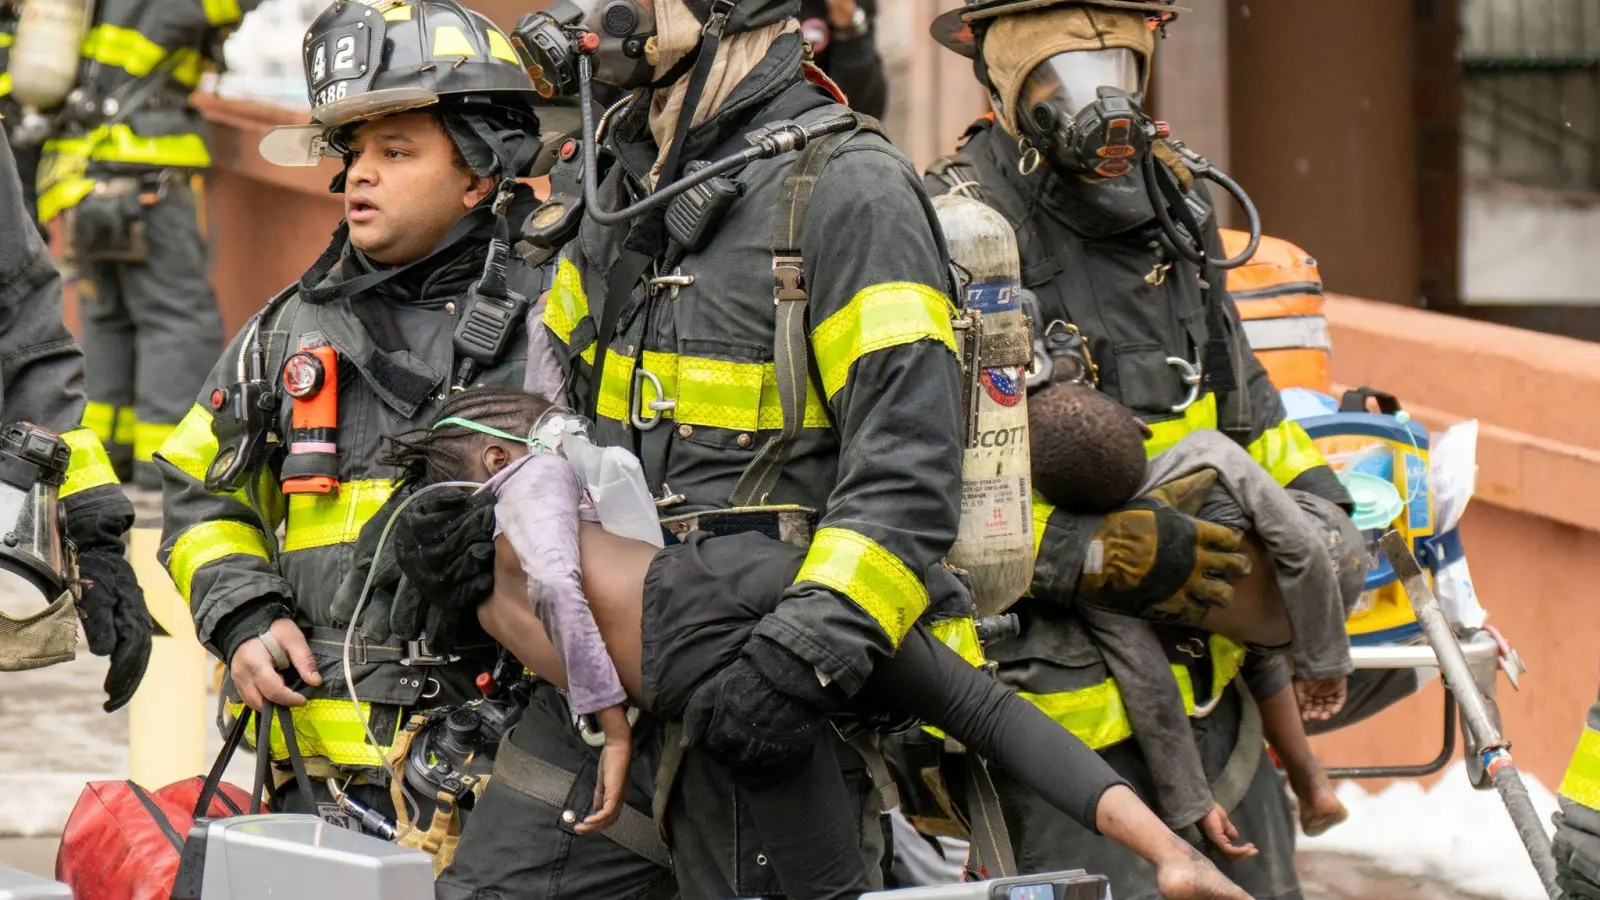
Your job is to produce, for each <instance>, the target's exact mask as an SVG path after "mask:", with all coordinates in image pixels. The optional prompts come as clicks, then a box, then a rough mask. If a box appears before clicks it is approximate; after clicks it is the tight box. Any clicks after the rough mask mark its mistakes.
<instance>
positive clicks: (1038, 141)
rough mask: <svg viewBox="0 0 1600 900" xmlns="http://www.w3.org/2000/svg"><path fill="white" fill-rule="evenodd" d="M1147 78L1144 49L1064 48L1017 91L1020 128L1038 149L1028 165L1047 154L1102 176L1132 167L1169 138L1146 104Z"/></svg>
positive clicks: (1030, 150)
mask: <svg viewBox="0 0 1600 900" xmlns="http://www.w3.org/2000/svg"><path fill="white" fill-rule="evenodd" d="M1142 78H1143V73H1142V72H1141V71H1140V64H1139V57H1138V55H1137V54H1135V53H1134V52H1133V51H1132V50H1130V49H1127V48H1124V47H1114V48H1110V49H1106V50H1074V51H1072V52H1070V53H1058V54H1056V55H1055V56H1052V57H1050V58H1049V59H1047V60H1045V61H1044V62H1043V63H1040V64H1039V65H1038V66H1036V67H1034V69H1033V71H1032V72H1030V73H1029V74H1028V76H1027V77H1026V78H1025V79H1023V82H1022V86H1021V89H1020V91H1019V92H1018V95H1017V130H1018V131H1019V132H1020V136H1021V137H1022V138H1023V139H1024V140H1026V141H1027V145H1028V146H1027V149H1026V150H1025V151H1024V152H1025V153H1026V154H1028V155H1034V158H1033V159H1032V160H1031V161H1029V160H1025V161H1024V165H1026V166H1029V168H1030V171H1031V168H1032V167H1033V166H1037V164H1038V162H1039V161H1040V159H1043V160H1045V161H1048V162H1049V163H1050V164H1051V165H1052V166H1055V167H1056V168H1057V169H1059V170H1061V171H1063V172H1070V173H1075V174H1080V175H1095V176H1099V177H1101V178H1117V177H1120V176H1123V175H1126V174H1128V173H1129V172H1132V171H1133V170H1134V169H1135V168H1137V167H1138V166H1139V163H1140V162H1141V160H1142V159H1143V158H1144V156H1145V155H1146V154H1148V153H1149V152H1150V144H1151V143H1152V141H1154V140H1155V139H1157V138H1158V137H1160V136H1161V135H1160V133H1159V129H1158V128H1157V126H1156V124H1155V123H1154V122H1152V121H1151V120H1150V117H1149V116H1147V115H1145V113H1144V110H1143V109H1141V108H1140V106H1139V103H1140V100H1141V97H1142V92H1141V91H1140V85H1141V84H1142ZM1035 154H1036V155H1035Z"/></svg>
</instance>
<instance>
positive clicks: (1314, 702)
mask: <svg viewBox="0 0 1600 900" xmlns="http://www.w3.org/2000/svg"><path fill="white" fill-rule="evenodd" d="M1294 698H1295V701H1296V702H1297V703H1298V704H1299V705H1300V719H1301V721H1305V722H1326V721H1328V720H1329V719H1331V718H1333V717H1334V716H1335V715H1337V714H1338V712H1339V710H1341V709H1344V701H1345V698H1346V687H1345V679H1343V678H1325V679H1323V680H1321V681H1296V682H1295V683H1294Z"/></svg>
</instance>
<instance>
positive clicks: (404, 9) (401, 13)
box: [383, 6, 411, 22]
mask: <svg viewBox="0 0 1600 900" xmlns="http://www.w3.org/2000/svg"><path fill="white" fill-rule="evenodd" d="M383 20H384V21H385V22H409V21H411V7H409V6H396V7H395V8H394V9H389V10H385V11H384V13H383Z"/></svg>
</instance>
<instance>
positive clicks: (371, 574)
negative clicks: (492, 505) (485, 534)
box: [339, 481, 483, 777]
mask: <svg viewBox="0 0 1600 900" xmlns="http://www.w3.org/2000/svg"><path fill="white" fill-rule="evenodd" d="M482 486H483V485H482V484H481V483H479V482H476V481H441V482H439V483H438V484H430V485H428V486H427V487H425V488H422V489H421V490H419V491H417V492H416V493H414V494H412V495H411V496H409V497H407V498H405V499H404V500H402V501H400V505H399V507H397V508H396V509H395V511H394V515H392V516H390V517H389V521H387V522H385V523H383V533H382V534H380V535H379V536H378V546H377V548H376V549H374V550H373V551H372V565H371V566H370V567H368V569H367V580H366V581H365V582H363V583H362V585H361V596H360V598H359V599H357V600H356V608H355V611H354V612H352V613H351V614H350V624H349V625H348V626H346V628H345V630H344V647H343V648H342V649H341V651H340V654H339V664H340V666H341V667H342V669H343V671H344V686H345V690H347V691H349V693H350V705H351V706H353V707H355V711H356V721H358V722H360V723H361V730H362V731H364V732H366V735H367V740H368V741H370V742H372V746H373V747H382V746H383V744H382V743H380V742H379V741H378V739H377V737H376V736H374V735H373V733H372V725H371V723H370V722H368V721H367V717H366V716H365V715H363V714H362V712H361V698H360V697H357V696H356V680H355V676H354V674H353V673H352V670H351V667H350V649H351V645H352V644H353V643H354V642H355V634H356V623H358V622H360V621H361V612H362V610H364V609H366V606H367V600H368V599H370V598H371V597H372V580H373V578H375V577H377V574H378V560H379V559H381V558H382V557H383V548H384V547H385V546H386V545H387V544H388V543H389V532H390V531H391V530H393V528H394V523H395V522H396V521H398V520H399V519H400V516H401V514H402V513H404V512H405V511H406V507H408V506H410V505H411V504H412V503H413V502H415V501H416V499H417V498H418V497H421V496H422V495H423V494H426V493H428V492H429V491H431V490H434V489H436V488H446V487H454V488H479V487H482ZM390 774H391V775H394V776H395V777H400V776H399V775H398V774H397V773H390Z"/></svg>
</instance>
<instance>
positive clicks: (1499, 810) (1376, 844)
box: [1297, 762, 1557, 900]
mask: <svg viewBox="0 0 1600 900" xmlns="http://www.w3.org/2000/svg"><path fill="white" fill-rule="evenodd" d="M1522 778H1523V781H1524V782H1526V783H1527V786H1528V793H1529V795H1530V796H1531V797H1532V799H1533V806H1534V808H1535V809H1536V810H1538V812H1539V817H1540V819H1542V820H1543V821H1544V822H1545V823H1546V829H1547V830H1548V829H1549V828H1550V825H1549V822H1550V816H1551V814H1553V813H1554V812H1555V811H1556V808H1557V806H1556V798H1555V794H1553V793H1551V792H1550V790H1549V789H1548V788H1546V787H1545V786H1544V785H1542V784H1540V783H1539V780H1538V779H1536V778H1534V777H1533V776H1532V775H1529V774H1526V773H1524V774H1523V776H1522ZM1339 799H1341V800H1343V801H1344V803H1345V806H1347V807H1349V809H1350V819H1349V821H1347V822H1345V823H1344V824H1342V825H1340V826H1338V827H1337V828H1334V829H1333V830H1331V831H1329V832H1328V833H1326V834H1324V835H1322V836H1321V837H1315V838H1307V837H1304V836H1302V837H1301V838H1300V841H1299V844H1298V845H1297V849H1299V850H1301V851H1309V852H1315V853H1338V854H1347V855H1350V856H1358V857H1364V858H1367V859H1370V860H1372V861H1373V862H1375V863H1377V864H1378V865H1379V866H1381V867H1382V868H1384V869H1386V870H1389V871H1391V872H1396V873H1399V874H1404V875H1418V876H1425V877H1428V878H1430V879H1437V880H1439V881H1444V882H1448V883H1450V884H1452V885H1454V886H1455V887H1457V888H1459V889H1461V890H1463V891H1470V892H1471V893H1473V894H1475V895H1478V896H1482V897H1501V898H1505V900H1524V898H1526V900H1542V898H1544V897H1545V896H1546V895H1545V893H1544V891H1543V890H1542V889H1541V888H1540V886H1539V878H1538V876H1537V875H1535V874H1534V871H1533V865H1532V863H1530V862H1529V861H1528V856H1527V854H1526V853H1525V852H1524V851H1523V848H1522V843H1521V841H1520V840H1518V838H1517V831H1516V828H1515V827H1514V826H1513V825H1512V824H1511V817H1510V816H1509V815H1508V814H1507V813H1506V809H1505V806H1504V805H1502V804H1501V802H1500V795H1499V794H1498V793H1497V792H1495V791H1493V790H1488V791H1479V790H1475V789H1474V788H1473V787H1472V785H1471V783H1469V782H1468V781H1467V776H1466V768H1465V765H1464V764H1463V763H1459V762H1458V763H1456V764H1455V765H1454V766H1452V767H1450V768H1449V769H1448V770H1446V771H1445V774H1444V777H1443V779H1442V780H1441V781H1439V782H1438V783H1437V784H1435V785H1434V786H1433V787H1432V788H1431V789H1425V788H1423V786H1422V785H1420V784H1419V783H1417V782H1414V781H1399V782H1395V783H1393V784H1391V785H1389V786H1388V787H1386V788H1385V789H1384V790H1383V791H1381V792H1379V793H1377V794H1369V793H1367V792H1366V791H1365V790H1363V789H1362V788H1361V787H1360V786H1359V785H1356V784H1353V783H1346V784H1343V785H1341V786H1340V788H1339Z"/></svg>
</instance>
